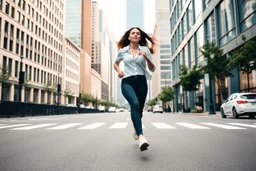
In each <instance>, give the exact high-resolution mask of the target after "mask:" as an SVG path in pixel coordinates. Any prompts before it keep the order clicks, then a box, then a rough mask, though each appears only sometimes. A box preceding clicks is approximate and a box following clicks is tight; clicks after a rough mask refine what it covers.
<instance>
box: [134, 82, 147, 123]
mask: <svg viewBox="0 0 256 171" xmlns="http://www.w3.org/2000/svg"><path fill="white" fill-rule="evenodd" d="M137 81H138V83H137V85H136V86H137V87H136V96H137V98H138V100H139V103H140V117H141V118H142V116H143V114H142V113H143V109H144V105H145V101H146V98H147V93H148V84H147V80H146V77H142V78H140V79H138V80H137Z"/></svg>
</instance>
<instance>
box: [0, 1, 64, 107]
mask: <svg viewBox="0 0 256 171" xmlns="http://www.w3.org/2000/svg"><path fill="white" fill-rule="evenodd" d="M0 31H1V33H0V51H1V53H0V65H1V66H2V67H4V68H7V69H8V71H9V73H10V74H11V75H10V78H9V80H8V81H7V84H4V86H2V84H1V89H3V91H1V92H4V94H3V99H1V100H9V101H18V100H19V82H18V78H19V71H20V70H22V71H24V72H25V75H26V79H25V84H24V86H23V88H22V90H21V101H23V102H33V103H48V104H53V103H55V102H56V94H55V93H54V92H56V89H57V87H56V85H57V84H58V83H59V84H63V83H64V82H65V76H64V73H63V65H65V57H64V54H63V52H64V46H63V42H64V41H65V38H64V36H63V35H64V1H63V0H59V1H38V0H36V1H25V0H19V1H9V0H1V1H0ZM21 57H23V58H21ZM22 59H23V60H22ZM21 61H22V63H21ZM21 64H22V65H21ZM63 100H64V99H63V98H62V103H63Z"/></svg>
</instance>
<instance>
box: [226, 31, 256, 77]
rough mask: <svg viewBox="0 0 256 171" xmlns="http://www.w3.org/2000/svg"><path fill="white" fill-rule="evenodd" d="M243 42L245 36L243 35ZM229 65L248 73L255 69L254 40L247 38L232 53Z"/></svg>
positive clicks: (255, 44) (255, 48)
mask: <svg viewBox="0 0 256 171" xmlns="http://www.w3.org/2000/svg"><path fill="white" fill-rule="evenodd" d="M242 40H243V41H244V42H245V41H246V37H245V36H244V35H243V36H242ZM231 66H232V67H238V69H239V70H240V71H242V72H243V73H246V74H249V73H251V72H252V71H253V70H256V41H254V40H249V41H247V42H246V43H244V44H243V45H242V46H240V47H239V48H237V49H236V50H235V51H233V53H232V58H231Z"/></svg>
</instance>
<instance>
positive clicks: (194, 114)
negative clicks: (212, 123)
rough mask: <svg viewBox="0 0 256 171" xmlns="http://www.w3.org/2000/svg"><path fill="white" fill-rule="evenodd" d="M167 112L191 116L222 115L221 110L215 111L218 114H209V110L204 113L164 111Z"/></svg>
mask: <svg viewBox="0 0 256 171" xmlns="http://www.w3.org/2000/svg"><path fill="white" fill-rule="evenodd" d="M164 113H166V114H176V115H191V116H214V117H221V114H220V111H217V112H215V113H216V114H209V113H208V112H202V113H183V112H174V113H173V112H164Z"/></svg>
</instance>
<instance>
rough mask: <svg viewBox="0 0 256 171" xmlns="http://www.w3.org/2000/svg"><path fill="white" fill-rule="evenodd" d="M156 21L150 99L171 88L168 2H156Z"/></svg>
mask: <svg viewBox="0 0 256 171" xmlns="http://www.w3.org/2000/svg"><path fill="white" fill-rule="evenodd" d="M155 4H156V5H155V7H156V10H155V11H156V19H155V25H154V36H155V37H157V39H158V43H159V45H158V46H159V47H158V48H157V50H156V52H155V54H154V55H153V62H154V63H155V64H156V70H155V72H153V74H152V98H156V97H157V96H158V95H159V94H160V92H161V90H162V87H171V55H170V53H171V43H170V24H169V23H170V19H169V17H170V16H169V11H170V10H169V1H168V0H162V1H156V3H155Z"/></svg>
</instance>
